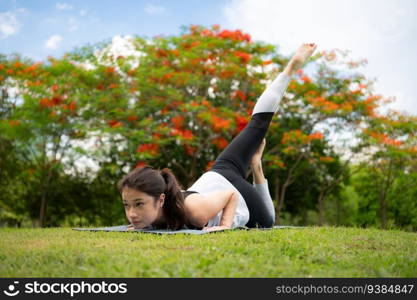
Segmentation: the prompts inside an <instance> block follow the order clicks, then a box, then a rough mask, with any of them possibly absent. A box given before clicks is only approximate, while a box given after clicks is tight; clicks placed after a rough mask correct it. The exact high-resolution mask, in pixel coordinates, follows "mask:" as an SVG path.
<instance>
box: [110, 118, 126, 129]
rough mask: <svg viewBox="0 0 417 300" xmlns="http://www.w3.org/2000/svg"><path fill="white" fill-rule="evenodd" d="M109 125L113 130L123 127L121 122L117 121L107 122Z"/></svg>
mask: <svg viewBox="0 0 417 300" xmlns="http://www.w3.org/2000/svg"><path fill="white" fill-rule="evenodd" d="M107 124H109V126H110V127H112V128H117V127H120V126H122V125H123V124H122V123H121V122H119V121H116V120H110V121H108V122H107Z"/></svg>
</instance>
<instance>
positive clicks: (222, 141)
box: [213, 137, 229, 150]
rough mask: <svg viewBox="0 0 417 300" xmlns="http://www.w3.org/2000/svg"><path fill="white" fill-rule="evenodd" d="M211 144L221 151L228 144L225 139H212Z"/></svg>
mask: <svg viewBox="0 0 417 300" xmlns="http://www.w3.org/2000/svg"><path fill="white" fill-rule="evenodd" d="M213 144H214V145H215V146H216V147H217V148H219V149H220V150H221V149H224V148H226V147H227V145H228V144H229V142H228V141H227V140H226V139H225V138H223V137H219V138H216V139H213Z"/></svg>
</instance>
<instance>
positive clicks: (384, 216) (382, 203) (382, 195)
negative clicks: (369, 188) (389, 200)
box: [379, 189, 387, 229]
mask: <svg viewBox="0 0 417 300" xmlns="http://www.w3.org/2000/svg"><path fill="white" fill-rule="evenodd" d="M385 200H386V199H385V191H384V190H383V189H381V191H380V192H379V212H380V217H381V227H382V229H386V228H387V208H386V201H385Z"/></svg>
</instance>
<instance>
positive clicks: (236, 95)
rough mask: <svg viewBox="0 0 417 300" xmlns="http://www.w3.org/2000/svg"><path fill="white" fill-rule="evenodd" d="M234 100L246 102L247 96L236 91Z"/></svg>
mask: <svg viewBox="0 0 417 300" xmlns="http://www.w3.org/2000/svg"><path fill="white" fill-rule="evenodd" d="M233 98H239V99H240V100H242V101H245V100H246V95H245V93H243V92H242V91H241V90H236V91H235V92H234V94H233Z"/></svg>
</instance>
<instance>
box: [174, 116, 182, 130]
mask: <svg viewBox="0 0 417 300" xmlns="http://www.w3.org/2000/svg"><path fill="white" fill-rule="evenodd" d="M171 122H172V123H173V124H174V127H175V128H180V127H182V124H183V123H184V117H183V116H175V117H172V119H171Z"/></svg>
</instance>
